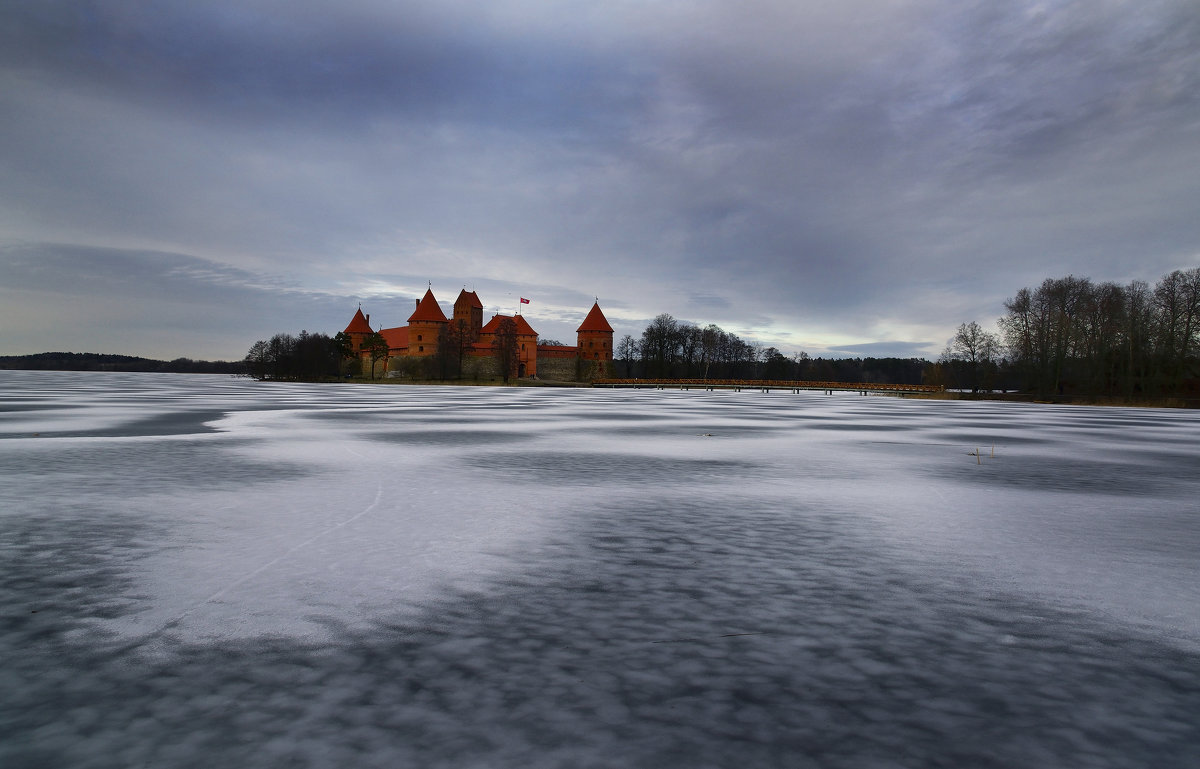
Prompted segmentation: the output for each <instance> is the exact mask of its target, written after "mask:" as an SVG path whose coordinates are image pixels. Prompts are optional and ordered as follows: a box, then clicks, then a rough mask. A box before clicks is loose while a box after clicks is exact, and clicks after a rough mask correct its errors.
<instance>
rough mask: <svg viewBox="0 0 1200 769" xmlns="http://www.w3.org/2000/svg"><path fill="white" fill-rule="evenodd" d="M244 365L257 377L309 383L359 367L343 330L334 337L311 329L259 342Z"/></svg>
mask: <svg viewBox="0 0 1200 769" xmlns="http://www.w3.org/2000/svg"><path fill="white" fill-rule="evenodd" d="M374 336H379V335H378V334H375V335H374ZM381 340H382V338H381ZM386 349H387V347H386V343H384V350H385V351H386ZM243 364H244V365H245V370H246V373H247V374H249V375H250V376H252V377H255V378H257V379H290V380H299V381H309V382H314V381H320V380H323V379H334V378H337V377H339V376H343V375H344V374H345V373H347V372H348V371H350V370H351V369H352V368H353V369H354V370H357V366H356V364H355V363H354V362H353V361H352V359H351V357H350V338H349V337H348V336H347V335H346V334H344V333H341V332H339V333H337V334H336V335H334V336H326V335H325V334H310V333H308V332H307V331H301V332H300V333H299V334H298V335H295V336H294V335H292V334H276V335H275V336H273V337H271V338H270V339H267V340H259V341H257V342H255V343H254V345H253V346H251V348H250V351H249V352H247V353H246V358H245V360H244V361H243Z"/></svg>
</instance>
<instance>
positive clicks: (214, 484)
mask: <svg viewBox="0 0 1200 769" xmlns="http://www.w3.org/2000/svg"><path fill="white" fill-rule="evenodd" d="M238 445H245V442H241V441H227V442H224V443H220V444H218V443H213V442H211V441H195V442H193V441H175V440H168V441H158V440H148V441H116V442H97V443H89V444H86V445H80V444H72V445H64V446H61V447H60V446H55V445H54V444H53V443H51V444H49V445H47V444H43V445H42V446H40V447H37V448H31V449H30V450H28V451H23V452H20V453H12V454H9V455H8V456H7V457H6V458H5V464H4V467H3V469H2V470H0V480H2V479H3V478H4V476H6V475H12V476H14V477H16V476H20V477H22V479H30V478H32V479H35V480H36V479H39V478H44V479H46V481H47V482H48V483H50V484H53V487H52V490H53V491H55V492H59V493H64V492H66V491H67V490H70V489H78V490H79V491H80V492H81V493H86V494H116V495H118V496H119V498H125V497H130V496H138V495H145V494H155V493H174V492H176V491H178V490H183V489H221V488H239V487H245V486H253V485H258V484H263V483H278V482H283V481H288V480H293V479H297V478H302V477H305V476H309V475H312V474H313V473H315V472H317V470H316V469H315V468H313V467H309V466H306V465H302V464H299V463H295V462H283V461H271V462H268V461H264V460H260V459H251V458H247V457H245V456H242V455H239V454H237V453H235V452H234V451H232V450H231V449H233V448H235V447H236V446H238ZM48 490H51V489H48Z"/></svg>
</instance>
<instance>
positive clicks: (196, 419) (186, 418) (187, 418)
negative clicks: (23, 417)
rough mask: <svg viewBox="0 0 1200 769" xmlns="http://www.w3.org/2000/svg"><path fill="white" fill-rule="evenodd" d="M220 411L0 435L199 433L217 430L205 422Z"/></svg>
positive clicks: (1, 434) (221, 414)
mask: <svg viewBox="0 0 1200 769" xmlns="http://www.w3.org/2000/svg"><path fill="white" fill-rule="evenodd" d="M226 413H227V412H224V411H173V412H171V413H169V414H155V415H154V416H150V417H142V418H139V419H134V420H132V421H129V422H125V423H123V424H119V425H114V426H111V427H101V428H96V429H91V430H53V429H49V430H23V431H22V432H20V433H10V432H0V439H3V438H28V437H30V436H31V435H33V434H35V433H36V435H37V437H40V438H143V437H153V436H162V435H200V434H205V433H215V432H219V431H218V430H217V428H215V427H210V426H209V425H207V424H205V422H214V421H216V420H218V419H222V418H224V417H225V415H226Z"/></svg>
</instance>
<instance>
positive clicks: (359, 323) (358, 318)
mask: <svg viewBox="0 0 1200 769" xmlns="http://www.w3.org/2000/svg"><path fill="white" fill-rule="evenodd" d="M344 333H347V334H370V333H371V324H370V323H367V319H366V317H365V316H363V311H362V308H361V307H359V308H358V311H357V312H355V313H354V317H353V318H351V319H350V325H349V326H346V331H345V332H344Z"/></svg>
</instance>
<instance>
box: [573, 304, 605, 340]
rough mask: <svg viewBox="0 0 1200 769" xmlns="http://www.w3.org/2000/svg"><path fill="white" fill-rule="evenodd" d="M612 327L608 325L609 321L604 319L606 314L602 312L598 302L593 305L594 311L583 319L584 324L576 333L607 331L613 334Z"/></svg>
mask: <svg viewBox="0 0 1200 769" xmlns="http://www.w3.org/2000/svg"><path fill="white" fill-rule="evenodd" d="M612 330H613V328H612V326H610V325H608V319H607V318H605V317H604V313H602V312H600V303H599V302H596V303H595V304H593V305H592V310H591V312H589V313H588V314H587V317H586V318H584V319H583V323H582V324H581V325H580V326H579V328H577V329H575V331H576V333H578V332H580V331H607V332H608V333H610V334H611V333H612Z"/></svg>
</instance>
